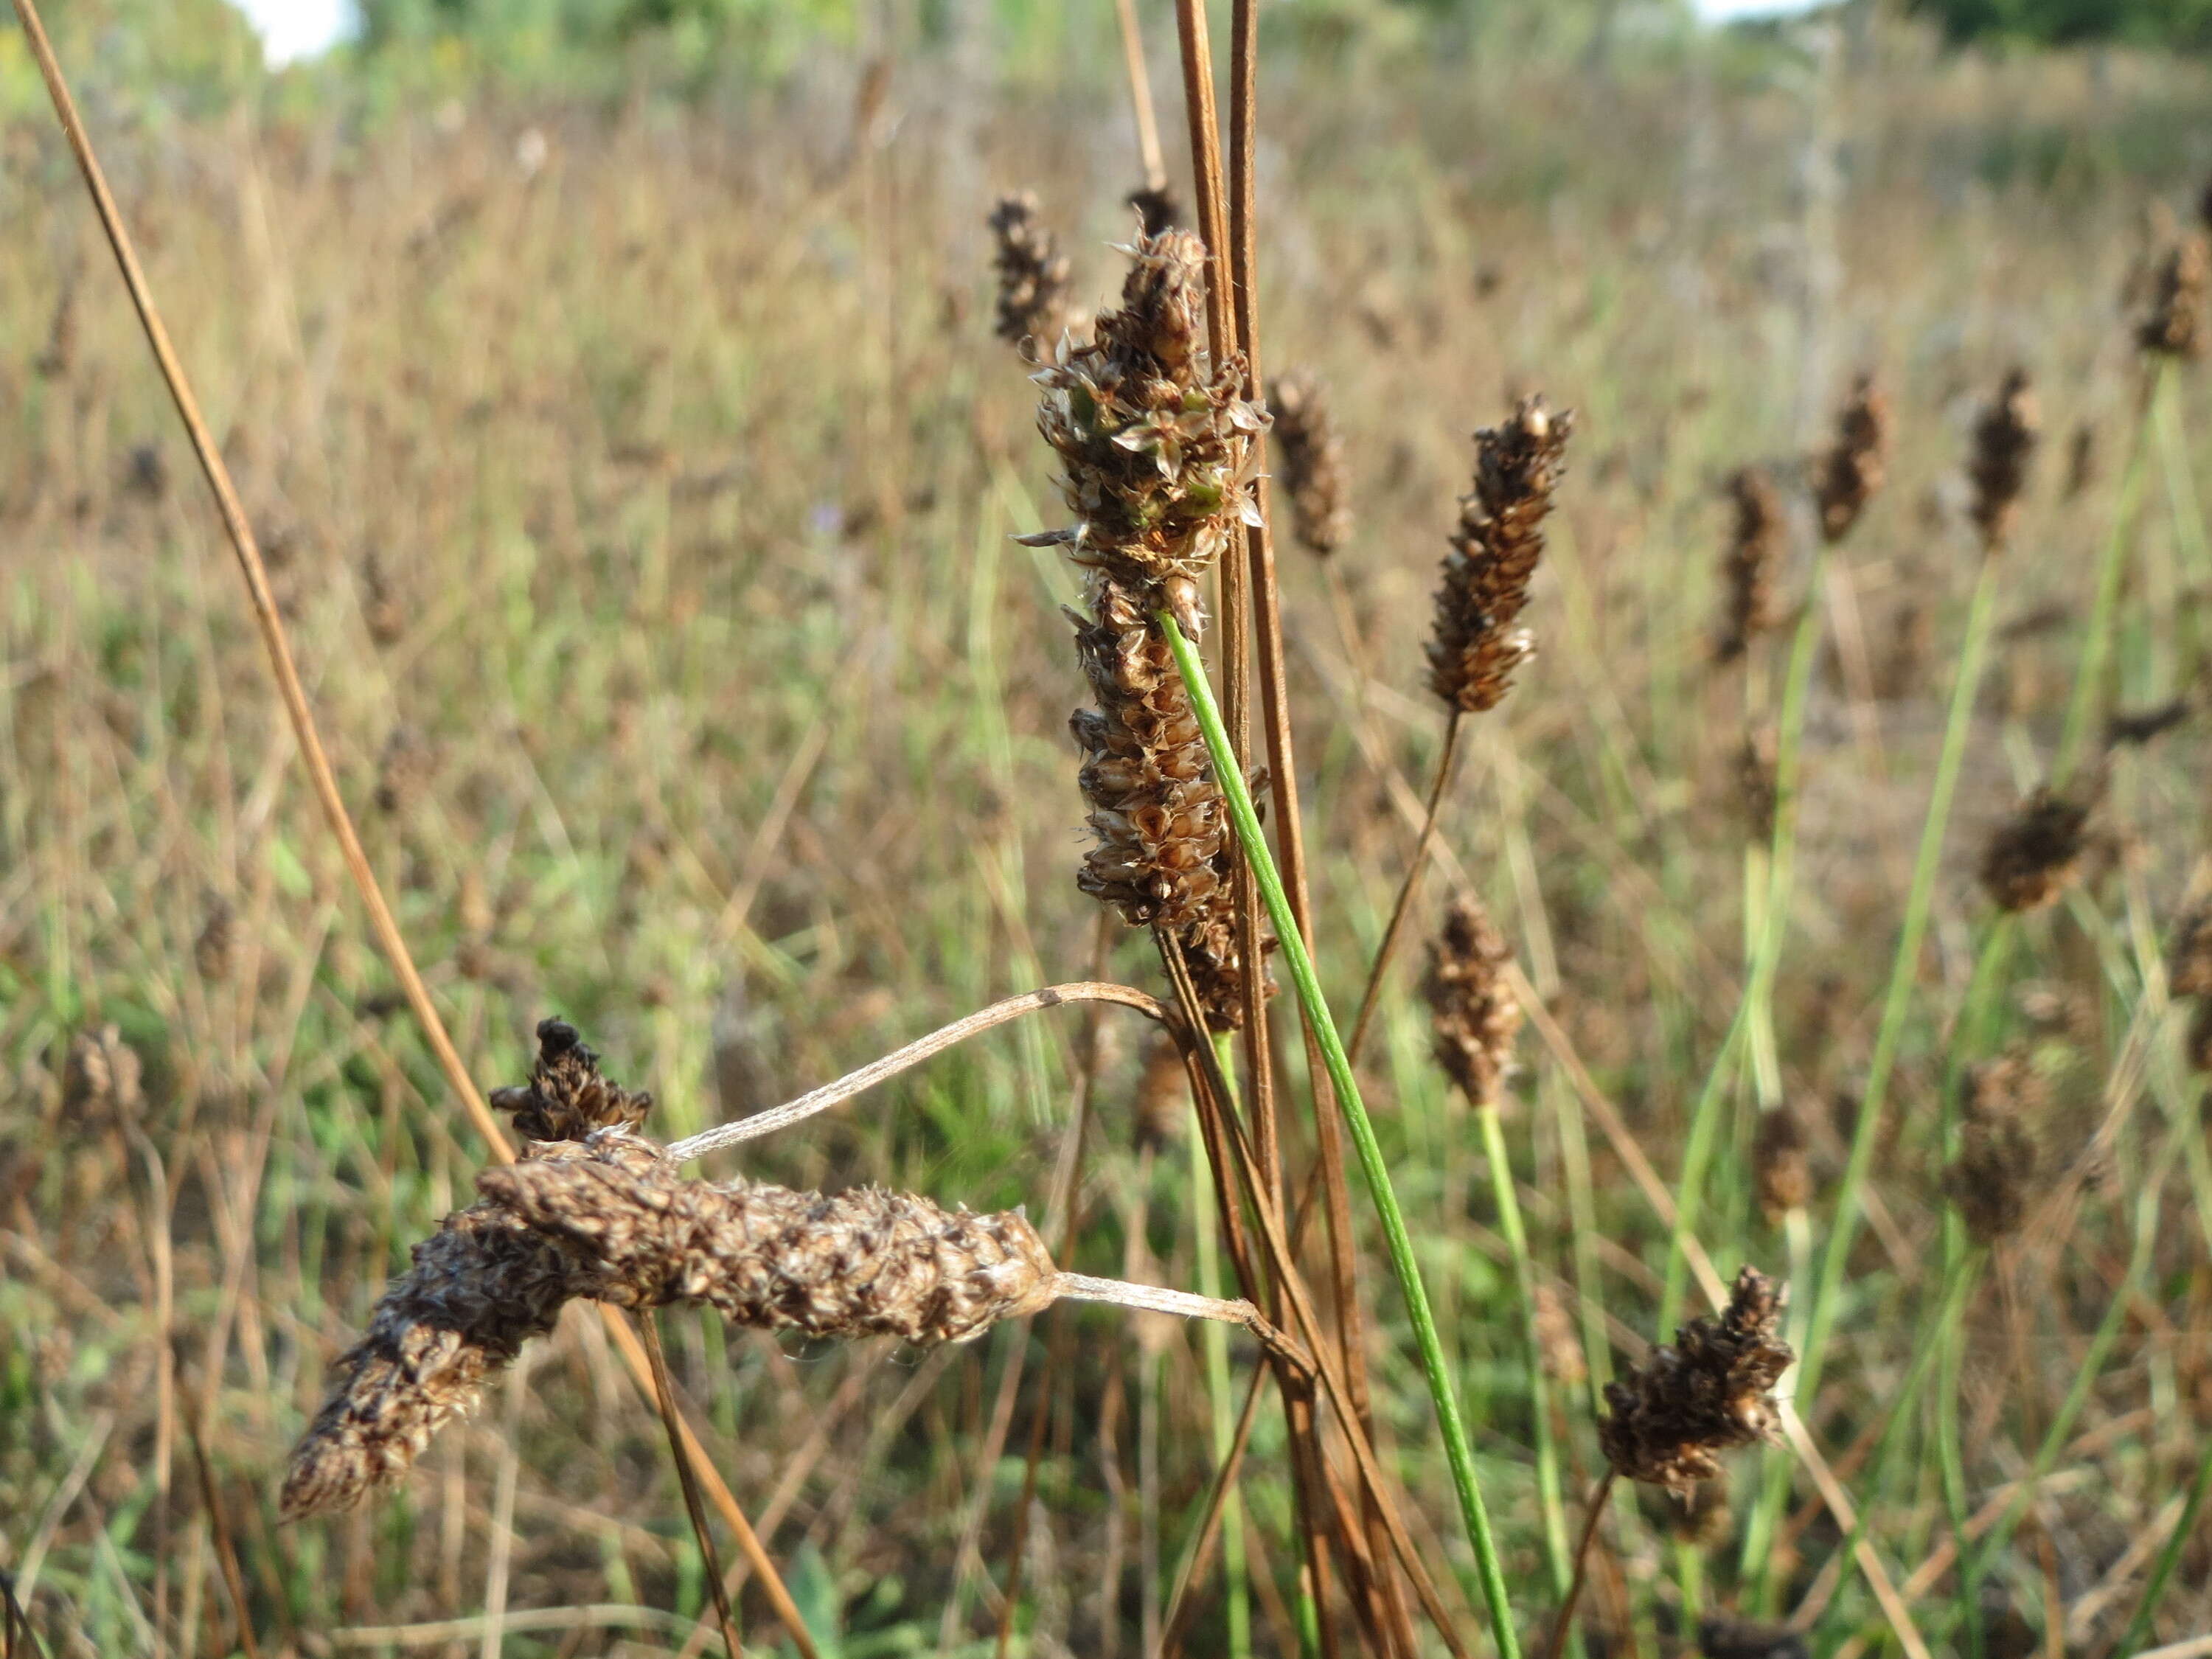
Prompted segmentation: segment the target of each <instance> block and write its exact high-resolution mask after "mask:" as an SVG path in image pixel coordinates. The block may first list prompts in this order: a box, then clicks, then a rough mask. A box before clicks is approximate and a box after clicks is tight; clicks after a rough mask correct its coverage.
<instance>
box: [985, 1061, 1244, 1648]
mask: <svg viewBox="0 0 2212 1659" xmlns="http://www.w3.org/2000/svg"><path fill="white" fill-rule="evenodd" d="M1220 1046H1222V1047H1224V1048H1225V1047H1226V1039H1223V1040H1222V1042H1221V1044H1220ZM1221 1072H1222V1075H1223V1076H1224V1077H1227V1076H1229V1075H1230V1072H1231V1061H1230V1058H1229V1057H1228V1056H1227V1055H1226V1054H1225V1055H1224V1056H1223V1060H1222V1066H1221ZM1185 1139H1187V1140H1188V1141H1189V1143H1190V1201H1191V1215H1192V1218H1193V1220H1194V1228H1195V1231H1196V1233H1197V1242H1198V1289H1199V1294H1200V1295H1201V1296H1213V1297H1218V1296H1219V1295H1220V1294H1221V1249H1220V1243H1219V1241H1218V1238H1217V1237H1215V1233H1214V1229H1215V1226H1216V1225H1217V1224H1216V1223H1215V1221H1214V1217H1213V1204H1214V1199H1213V1173H1212V1170H1209V1169H1208V1168H1207V1167H1206V1139H1205V1137H1204V1136H1202V1135H1200V1134H1199V1133H1196V1130H1195V1128H1194V1129H1193V1131H1192V1133H1190V1134H1188V1135H1187V1136H1186V1137H1185ZM1213 1323H1214V1322H1213V1321H1212V1320H1209V1321H1207V1324H1208V1325H1209V1326H1212V1324H1213ZM1199 1340H1200V1341H1201V1342H1202V1343H1204V1344H1205V1346H1206V1395H1207V1396H1208V1404H1209V1405H1210V1406H1211V1407H1212V1413H1213V1458H1214V1462H1215V1464H1216V1465H1217V1466H1218V1465H1220V1464H1222V1463H1225V1462H1228V1460H1229V1452H1230V1446H1231V1443H1232V1442H1233V1441H1234V1440H1235V1439H1236V1437H1237V1424H1236V1418H1237V1408H1236V1407H1234V1406H1233V1405H1231V1403H1230V1401H1231V1395H1232V1393H1233V1391H1234V1389H1233V1385H1232V1384H1231V1381H1230V1376H1229V1328H1228V1327H1227V1326H1225V1325H1224V1326H1221V1327H1220V1328H1218V1330H1217V1329H1207V1330H1205V1331H1201V1332H1200V1334H1199ZM1024 1524H1026V1522H1024ZM1221 1576H1222V1577H1223V1578H1224V1580H1225V1581H1226V1600H1227V1602H1228V1608H1227V1614H1226V1622H1227V1624H1228V1626H1229V1630H1228V1636H1229V1652H1230V1653H1231V1655H1232V1656H1233V1659H1250V1655H1251V1652H1252V1600H1251V1589H1250V1584H1249V1581H1248V1578H1247V1570H1246V1567H1245V1562H1244V1505H1243V1500H1242V1498H1240V1496H1239V1494H1238V1493H1237V1491H1236V1489H1235V1488H1234V1487H1233V1486H1232V1487H1231V1489H1230V1491H1229V1493H1228V1495H1227V1497H1226V1498H1225V1500H1224V1501H1223V1504H1222V1508H1221Z"/></svg>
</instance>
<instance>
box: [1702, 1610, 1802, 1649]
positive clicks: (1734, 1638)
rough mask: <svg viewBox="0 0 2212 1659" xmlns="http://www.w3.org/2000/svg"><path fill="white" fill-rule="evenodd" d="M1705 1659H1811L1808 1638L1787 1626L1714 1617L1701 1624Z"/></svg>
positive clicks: (1709, 1617)
mask: <svg viewBox="0 0 2212 1659" xmlns="http://www.w3.org/2000/svg"><path fill="white" fill-rule="evenodd" d="M1698 1652H1699V1655H1700V1656H1701V1659H1810V1655H1811V1653H1812V1650H1811V1649H1810V1648H1808V1647H1807V1646H1806V1644H1805V1638H1804V1636H1803V1635H1802V1633H1800V1632H1797V1631H1794V1630H1792V1629H1790V1626H1787V1625H1769V1624H1761V1623H1759V1621H1757V1620H1750V1619H1735V1618H1731V1617H1729V1615H1728V1614H1726V1613H1713V1614H1711V1615H1709V1616H1708V1617H1706V1618H1705V1619H1703V1620H1699V1625H1698Z"/></svg>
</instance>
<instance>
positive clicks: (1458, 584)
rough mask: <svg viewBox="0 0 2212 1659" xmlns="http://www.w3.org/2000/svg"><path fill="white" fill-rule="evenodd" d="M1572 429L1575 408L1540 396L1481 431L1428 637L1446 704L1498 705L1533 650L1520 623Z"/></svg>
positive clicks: (1475, 710)
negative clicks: (1556, 406) (1555, 406)
mask: <svg viewBox="0 0 2212 1659" xmlns="http://www.w3.org/2000/svg"><path fill="white" fill-rule="evenodd" d="M1573 430H1574V412H1573V411H1572V410H1564V409H1563V410H1559V412H1558V413H1557V414H1553V412H1552V411H1551V410H1547V409H1546V408H1545V407H1544V400H1543V399H1542V398H1541V397H1533V398H1522V400H1521V402H1520V404H1518V405H1517V406H1516V408H1515V410H1514V411H1513V415H1512V417H1511V418H1510V420H1508V421H1506V422H1504V424H1503V425H1501V426H1494V427H1485V428H1482V430H1480V432H1478V433H1476V434H1475V435H1474V489H1473V490H1471V491H1470V492H1469V493H1468V494H1467V495H1464V496H1462V498H1461V500H1460V514H1459V528H1458V530H1457V531H1456V532H1454V534H1453V536H1452V550H1451V552H1450V554H1449V556H1446V558H1445V560H1444V564H1443V581H1442V583H1441V584H1440V585H1439V586H1438V587H1437V599H1436V624H1435V628H1434V629H1433V631H1432V632H1431V635H1430V639H1429V688H1430V690H1433V691H1434V692H1435V693H1436V694H1437V696H1439V697H1441V698H1442V699H1443V702H1444V704H1445V706H1446V707H1447V708H1457V709H1460V710H1461V711H1462V712H1463V713H1466V714H1480V713H1481V712H1482V711H1484V710H1485V709H1489V708H1496V707H1497V706H1498V703H1499V702H1502V701H1504V696H1505V694H1506V692H1507V691H1508V690H1510V689H1511V687H1512V684H1513V671H1514V670H1515V669H1516V668H1517V667H1519V666H1520V665H1521V664H1522V662H1523V661H1525V660H1526V659H1528V656H1529V655H1530V654H1532V653H1533V652H1534V649H1535V645H1534V641H1533V639H1532V638H1531V637H1530V635H1529V634H1528V631H1527V630H1526V629H1522V628H1518V627H1516V626H1515V623H1516V622H1517V621H1518V619H1519V617H1520V615H1521V611H1522V606H1524V605H1527V604H1528V582H1529V579H1530V578H1531V577H1533V576H1534V574H1535V572H1536V563H1537V561H1538V560H1539V559H1541V557H1542V556H1543V553H1544V529H1543V525H1544V519H1545V515H1546V514H1547V513H1550V512H1551V510H1552V495H1553V490H1554V489H1556V488H1557V486H1558V484H1559V477H1560V474H1561V472H1562V471H1563V470H1564V468H1563V459H1564V457H1565V453H1566V446H1567V438H1568V435H1570V434H1571V432H1572V431H1573Z"/></svg>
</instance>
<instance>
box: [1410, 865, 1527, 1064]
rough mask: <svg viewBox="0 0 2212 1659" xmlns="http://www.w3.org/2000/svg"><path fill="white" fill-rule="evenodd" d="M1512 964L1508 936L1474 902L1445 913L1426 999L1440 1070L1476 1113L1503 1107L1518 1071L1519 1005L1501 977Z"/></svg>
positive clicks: (1466, 901) (1459, 904) (1432, 948)
mask: <svg viewBox="0 0 2212 1659" xmlns="http://www.w3.org/2000/svg"><path fill="white" fill-rule="evenodd" d="M1512 958H1513V952H1512V950H1511V948H1510V946H1508V945H1507V944H1506V943H1505V940H1504V936H1503V935H1501V934H1500V933H1498V929H1497V928H1496V927H1494V926H1493V925H1492V922H1491V920H1490V917H1489V915H1487V914H1486V912H1485V911H1484V910H1483V908H1482V907H1481V906H1480V904H1478V903H1476V902H1474V900H1472V899H1462V900H1460V901H1459V902H1457V903H1455V904H1454V905H1453V906H1452V908H1450V910H1449V911H1448V912H1446V914H1445V916H1444V925H1443V931H1442V932H1441V933H1438V934H1437V937H1436V939H1434V940H1433V941H1432V942H1431V944H1430V945H1429V971H1428V975H1427V976H1426V977H1425V979H1424V980H1423V981H1422V983H1421V992H1422V994H1423V995H1424V996H1425V997H1426V998H1427V999H1428V1004H1429V1009H1430V1026H1431V1031H1432V1032H1433V1033H1434V1045H1435V1048H1434V1051H1435V1054H1436V1057H1437V1065H1438V1066H1442V1067H1443V1071H1444V1073H1445V1075H1446V1076H1448V1077H1449V1078H1450V1079H1451V1080H1452V1081H1453V1082H1454V1083H1455V1084H1457V1085H1459V1088H1460V1091H1461V1092H1462V1093H1463V1094H1464V1095H1466V1097H1468V1101H1469V1102H1470V1103H1473V1104H1474V1105H1477V1106H1496V1105H1498V1104H1499V1103H1501V1101H1502V1100H1503V1098H1504V1091H1505V1079H1506V1078H1507V1077H1508V1076H1509V1075H1510V1073H1511V1072H1512V1069H1513V1039H1514V1037H1515V1036H1516V1035H1517V1034H1518V1033H1519V1031H1520V1030H1521V1018H1522V1014H1521V1005H1520V1004H1519V1003H1518V1002H1517V1001H1516V1000H1514V996H1513V993H1512V991H1511V989H1510V987H1508V986H1507V984H1506V982H1505V977H1504V973H1503V971H1502V969H1504V966H1505V964H1506V963H1509V962H1510V961H1511V960H1512Z"/></svg>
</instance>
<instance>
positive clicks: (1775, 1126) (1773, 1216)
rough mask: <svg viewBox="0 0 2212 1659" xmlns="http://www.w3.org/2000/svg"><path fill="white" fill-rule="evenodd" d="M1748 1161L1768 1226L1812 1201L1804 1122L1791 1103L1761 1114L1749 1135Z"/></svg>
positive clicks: (1777, 1223) (1810, 1169)
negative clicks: (1756, 1131)
mask: <svg viewBox="0 0 2212 1659" xmlns="http://www.w3.org/2000/svg"><path fill="white" fill-rule="evenodd" d="M1751 1164H1752V1173H1753V1178H1754V1180H1755V1181H1756V1182H1757V1184H1758V1188H1759V1212H1760V1213H1761V1214H1763V1215H1764V1216H1765V1218H1766V1221H1767V1225H1769V1226H1774V1225H1779V1223H1780V1222H1781V1220H1782V1218H1783V1217H1784V1216H1786V1215H1787V1214H1789V1213H1790V1211H1792V1210H1802V1209H1803V1208H1804V1207H1805V1206H1807V1205H1808V1204H1809V1203H1811V1202H1812V1200H1813V1168H1812V1163H1811V1160H1810V1158H1808V1156H1807V1153H1806V1149H1805V1122H1804V1120H1803V1119H1802V1118H1801V1117H1799V1116H1798V1115H1797V1112H1796V1109H1795V1108H1794V1107H1791V1106H1788V1105H1782V1106H1777V1107H1774V1108H1773V1109H1771V1110H1770V1111H1767V1112H1765V1114H1763V1115H1761V1116H1760V1118H1759V1132H1758V1133H1757V1134H1755V1135H1754V1136H1753V1138H1752V1143H1751Z"/></svg>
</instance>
